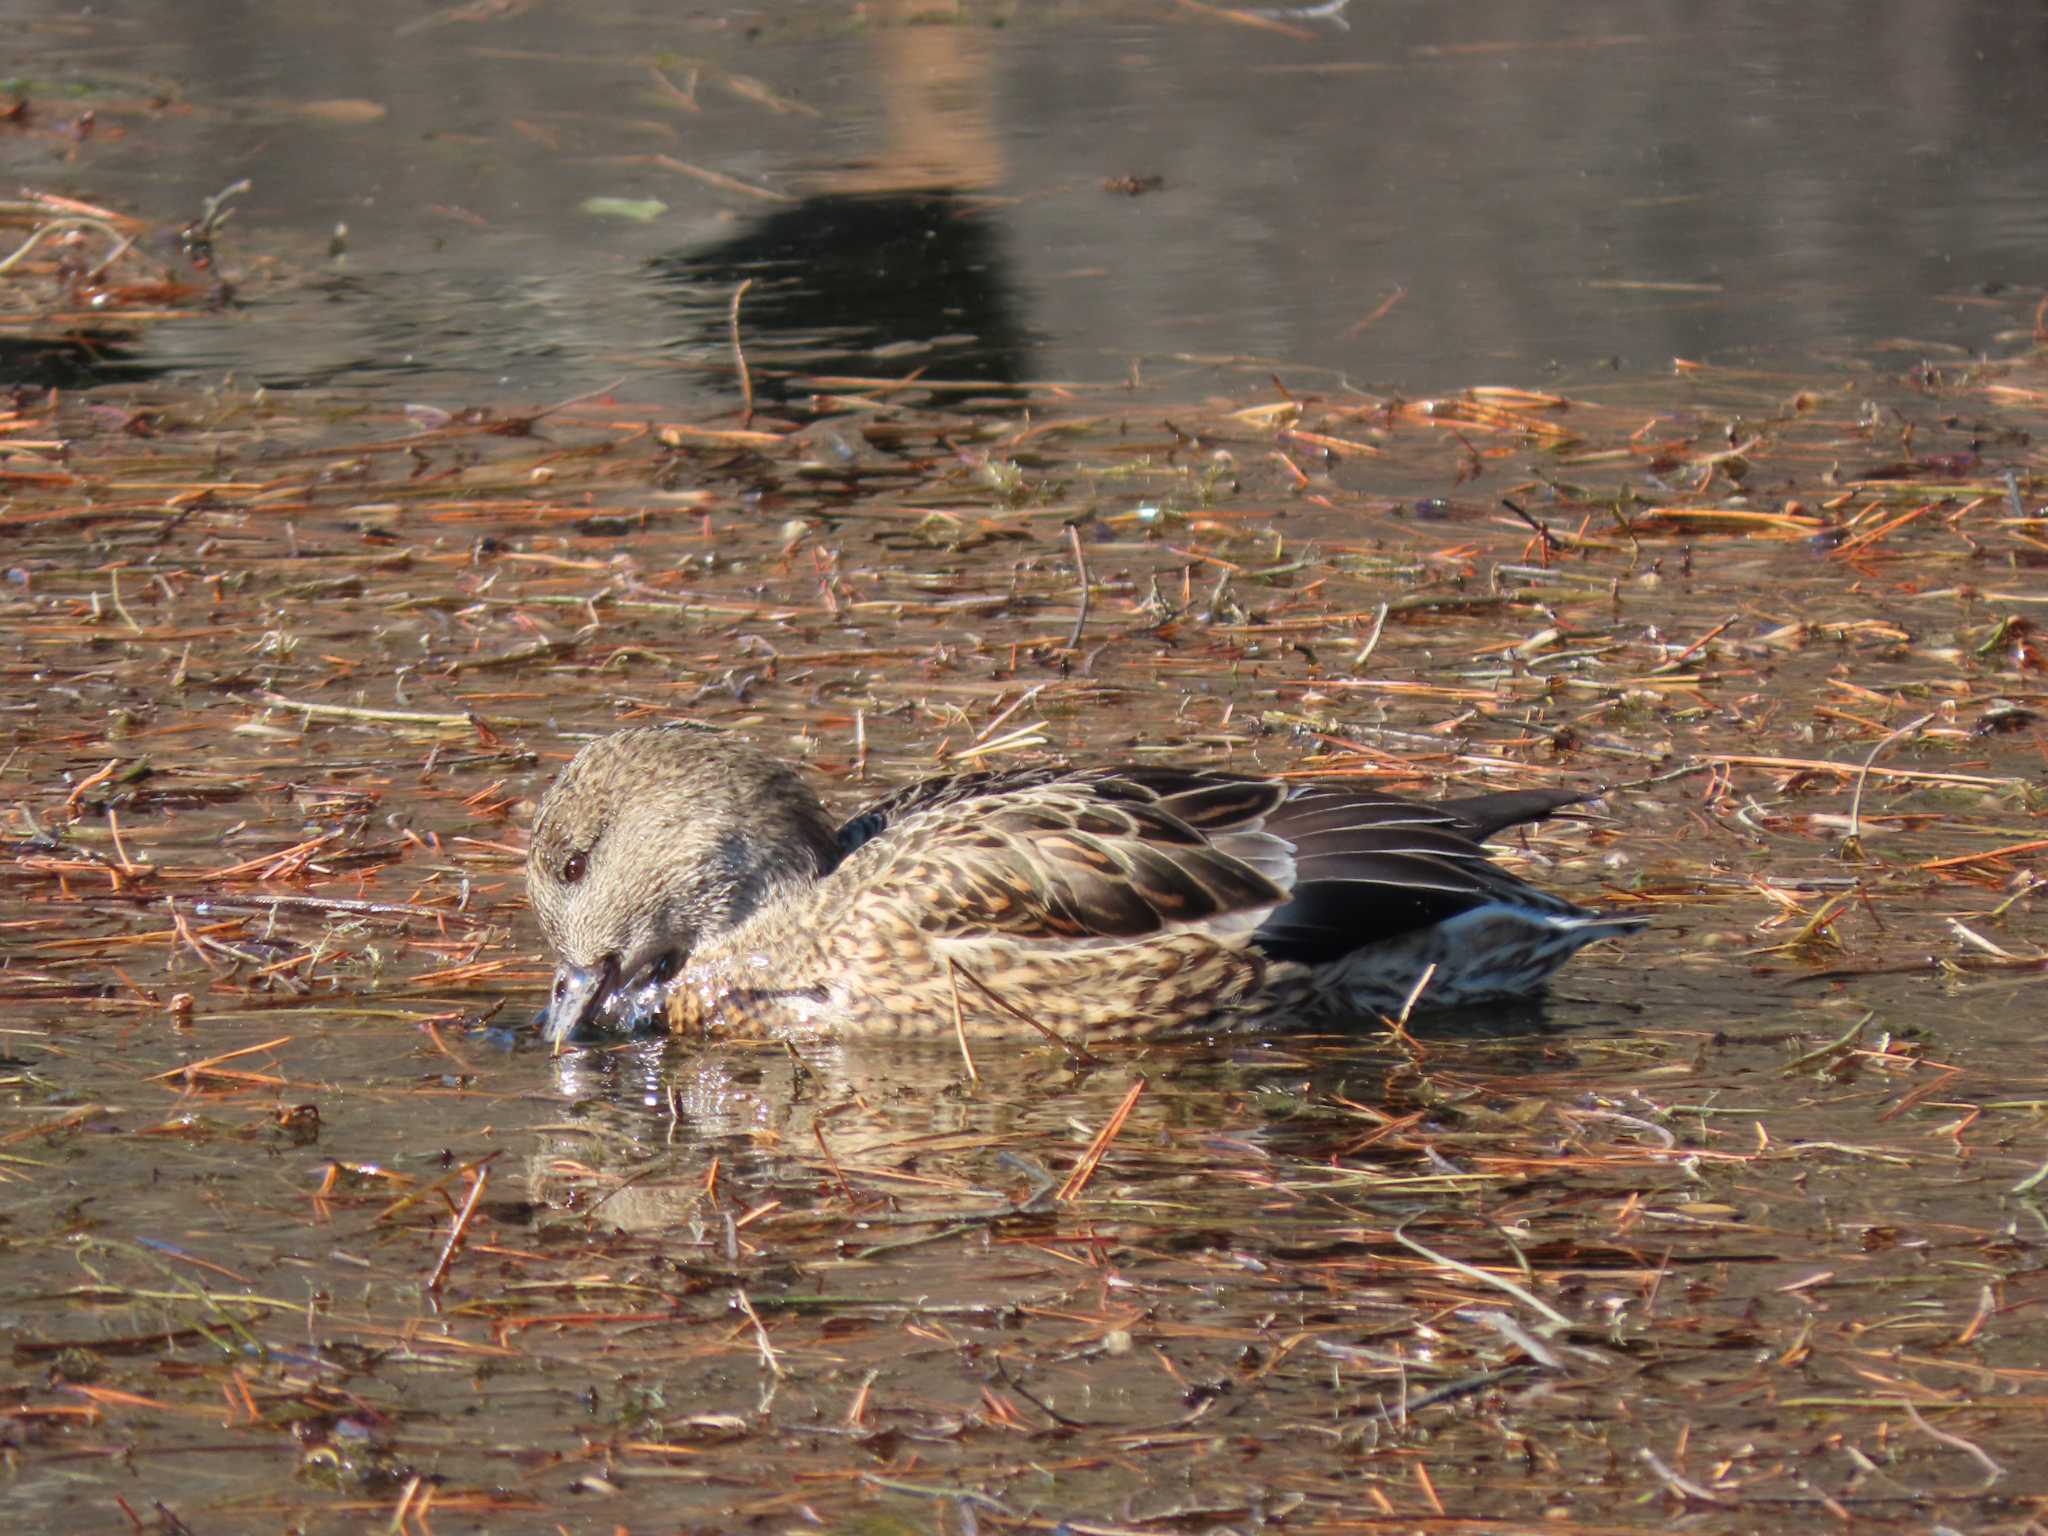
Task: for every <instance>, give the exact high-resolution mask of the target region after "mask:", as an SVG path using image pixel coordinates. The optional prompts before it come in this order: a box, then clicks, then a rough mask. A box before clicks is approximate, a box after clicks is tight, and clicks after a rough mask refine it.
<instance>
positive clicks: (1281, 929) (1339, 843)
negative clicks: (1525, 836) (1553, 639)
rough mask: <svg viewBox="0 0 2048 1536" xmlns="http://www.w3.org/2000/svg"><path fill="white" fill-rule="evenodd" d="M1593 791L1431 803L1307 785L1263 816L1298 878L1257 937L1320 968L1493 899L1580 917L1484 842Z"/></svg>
mask: <svg viewBox="0 0 2048 1536" xmlns="http://www.w3.org/2000/svg"><path fill="white" fill-rule="evenodd" d="M1590 798H1592V797H1591V796H1589V795H1584V794H1580V793H1576V792H1573V791H1568V790H1513V791H1509V792H1506V793H1503V794H1493V795H1478V796H1474V797H1472V798H1469V799H1464V800H1447V801H1443V802H1441V803H1439V804H1434V805H1425V804H1422V803H1419V802H1417V801H1412V800H1400V799H1396V798H1394V797H1391V796H1387V795H1381V794H1376V793H1373V792H1372V791H1369V790H1357V789H1352V788H1349V787H1347V786H1343V785H1337V784H1311V785H1304V786H1302V787H1301V788H1300V789H1299V790H1297V791H1296V792H1295V793H1294V794H1293V795H1291V796H1290V797H1289V798H1288V800H1287V802H1286V803H1285V804H1284V805H1282V806H1281V807H1280V808H1279V810H1278V811H1276V812H1275V813H1274V814H1273V815H1270V816H1268V817H1267V818H1266V820H1265V830H1266V831H1267V832H1269V833H1272V834H1273V835H1275V836H1277V837H1281V838H1284V839H1286V840H1287V841H1288V842H1289V843H1291V844H1293V846H1294V855H1295V869H1296V874H1297V883H1296V885H1295V887H1294V892H1293V895H1292V897H1291V898H1290V899H1289V900H1288V902H1287V904H1286V905H1285V906H1283V907H1281V908H1280V909H1279V910H1277V911H1276V912H1274V913H1273V915H1272V916H1271V917H1269V918H1267V919H1266V921H1265V922H1264V923H1263V924H1261V925H1260V927H1259V930H1258V932H1257V933H1256V934H1255V935H1253V939H1254V942H1256V943H1257V944H1258V945H1259V947H1260V948H1261V949H1263V950H1265V952H1266V953H1267V954H1269V955H1271V956H1273V957H1274V958H1275V959H1282V960H1298V961H1301V962H1303V963H1305V964H1309V965H1317V964H1322V963H1325V962H1327V961H1332V960H1336V959H1338V958H1340V957H1341V956H1343V955H1345V954H1347V953H1349V952H1350V951H1352V950H1354V949H1357V948H1359V947H1360V946H1361V945H1365V944H1370V943H1372V942H1374V941H1376V940H1381V939H1391V938H1395V937H1398V936H1399V935H1401V934H1404V933H1410V932H1413V931H1415V930H1416V929H1420V928H1428V927H1431V926H1433V925H1435V924H1437V923H1442V922H1448V921H1449V920H1450V919H1452V918H1454V917H1457V916H1460V915H1461V914H1463V913H1466V912H1470V911H1472V910H1473V909H1474V908H1476V907H1482V906H1487V905H1490V904H1493V903H1504V904H1506V905H1509V906H1515V907H1520V908H1522V909H1524V910H1525V911H1530V912H1532V913H1542V914H1549V915H1552V916H1556V917H1575V916H1580V915H1583V910H1584V909H1582V908H1580V907H1577V906H1574V905H1573V904H1572V903H1570V902H1568V901H1565V900H1564V899H1563V898H1561V897H1557V896H1552V895H1550V894H1549V893H1548V892H1546V891H1541V890H1538V889H1537V888H1536V887H1535V886H1533V885H1530V884H1529V883H1528V882H1527V881H1525V880H1522V879H1519V878H1518V877H1516V876H1514V875H1511V874H1509V873H1508V872H1507V871H1506V870H1504V869H1501V868H1500V867H1499V866H1498V865H1496V864H1494V863H1493V861H1492V860H1491V859H1490V858H1489V857H1488V856H1487V853H1486V850H1485V849H1484V848H1482V847H1481V846H1480V840H1481V839H1483V838H1487V837H1490V836H1492V835H1493V834H1494V833H1496V832H1498V831H1500V830H1501V829H1502V828H1504V827H1510V826H1514V825H1516V824H1517V823H1520V822H1524V821H1536V820H1540V819H1541V818H1542V817H1545V816H1548V815H1549V814H1550V813H1551V812H1552V811H1555V810H1557V809H1559V808H1560V807H1562V806H1566V805H1572V804H1575V803H1577V802H1579V801H1582V800H1587V799H1590Z"/></svg>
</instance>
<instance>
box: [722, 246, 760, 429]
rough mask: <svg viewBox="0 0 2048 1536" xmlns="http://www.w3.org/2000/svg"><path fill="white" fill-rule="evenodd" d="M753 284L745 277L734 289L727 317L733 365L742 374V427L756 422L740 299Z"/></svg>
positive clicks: (752, 380) (752, 384)
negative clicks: (742, 331) (742, 336)
mask: <svg viewBox="0 0 2048 1536" xmlns="http://www.w3.org/2000/svg"><path fill="white" fill-rule="evenodd" d="M753 286H754V280H753V279H752V278H751V277H749V278H745V279H743V280H742V281H741V283H740V285H739V287H737V288H735V289H733V291H732V308H731V309H730V310H728V311H727V313H726V319H725V323H726V328H727V330H728V331H729V332H730V333H731V335H732V363H733V367H734V368H736V369H737V370H738V371H739V376H740V425H741V426H742V427H750V426H752V425H753V424H754V376H753V374H752V373H750V372H748V371H747V354H746V349H745V348H743V347H742V346H741V345H740V300H741V299H743V298H745V297H746V294H747V290H748V289H749V288H751V287H753Z"/></svg>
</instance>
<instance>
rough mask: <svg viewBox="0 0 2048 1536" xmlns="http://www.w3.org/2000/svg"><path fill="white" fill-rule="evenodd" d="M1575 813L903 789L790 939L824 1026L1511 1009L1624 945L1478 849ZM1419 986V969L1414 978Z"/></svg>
mask: <svg viewBox="0 0 2048 1536" xmlns="http://www.w3.org/2000/svg"><path fill="white" fill-rule="evenodd" d="M1584 798H1586V797H1585V796H1582V795H1579V794H1575V793H1570V792H1558V791H1544V790H1534V791H1521V792H1515V793H1511V794H1505V795H1486V796H1480V797H1477V798H1474V799H1468V800H1461V801H1451V802H1445V803H1443V804H1439V805H1426V804H1420V803H1417V802H1414V801H1409V800H1404V799H1401V798H1398V797H1394V796H1389V795H1385V794H1381V793H1378V792H1375V791H1372V790H1370V789H1366V788H1362V787H1358V786H1354V785H1351V784H1347V783H1341V782H1336V783H1332V782H1308V783H1299V784H1289V783H1286V782H1284V781H1279V780H1271V779H1254V778H1244V777H1238V776H1233V775H1227V774H1216V773H1205V772H1199V771H1188V770H1178V769H1166V768H1155V767H1133V768H1119V769H1091V770H1080V771H1061V770H1052V769H1028V770H1023V771H1020V772H1014V773H979V774H970V775H961V776H958V777H953V778H945V779H933V780H925V781H922V782H920V783H916V784H913V785H910V786H908V787H906V788H905V789H902V790H899V791H897V792H895V793H894V794H892V795H890V796H888V797H886V798H885V799H883V800H881V801H878V802H877V803H875V804H874V805H871V806H869V807H868V808H866V809H865V810H863V811H862V812H860V813H859V814H858V815H856V816H854V817H853V818H851V819H850V820H849V821H847V822H846V823H845V825H844V826H843V827H841V829H840V832H839V840H840V844H841V847H842V849H843V850H844V858H843V860H842V862H841V864H840V865H839V867H838V868H837V869H836V870H835V871H834V872H833V873H832V874H831V875H829V876H828V877H827V878H826V879H825V880H824V881H823V882H822V883H821V886H820V888H819V891H818V899H817V903H816V909H815V911H813V912H812V913H810V914H808V924H809V928H810V931H811V932H812V933H813V934H814V935H815V941H816V943H817V945H818V947H819V949H820V951H821V954H822V961H823V969H824V971H825V973H826V980H825V985H826V986H827V987H828V988H829V989H830V992H831V994H832V998H831V1003H830V1006H829V1008H828V1009H827V1010H826V1011H827V1012H829V1013H830V1014H831V1015H833V1016H834V1022H835V1027H837V1028H839V1029H841V1030H843V1031H851V1032H866V1033H883V1034H898V1033H920V1034H921V1033H931V1034H937V1033H942V1032H946V1031H950V1030H951V1029H952V1028H953V1020H954V1010H955V1007H956V1004H955V998H957V999H958V1004H957V1006H958V1008H959V1009H960V1011H961V1018H962V1020H963V1022H965V1023H967V1024H968V1025H969V1026H970V1027H973V1028H975V1029H977V1030H981V1029H1005V1030H1008V1031H1011V1032H1014V1031H1016V1030H1019V1029H1021V1028H1023V1027H1024V1023H1023V1021H1024V1020H1026V1019H1029V1020H1031V1021H1033V1022H1036V1023H1038V1024H1040V1025H1042V1026H1044V1027H1046V1028H1049V1029H1053V1030H1057V1031H1060V1032H1062V1033H1070V1032H1076V1031H1083V1032H1086V1033H1091V1034H1097V1033H1146V1034H1149V1033H1156V1032H1160V1031H1164V1030H1173V1029H1200V1028H1211V1027H1219V1026H1222V1025H1226V1024H1232V1023H1249V1022H1258V1021H1260V1020H1263V1019H1266V1018H1270V1017H1272V1016H1274V1015H1276V1014H1281V1013H1286V1012H1289V1011H1294V1010H1299V1009H1302V1008H1313V1009H1316V1010H1327V1009H1338V1010H1342V1011H1349V1012H1358V1011H1372V1010H1377V1011H1382V1012H1385V1011H1391V1010H1392V1009H1394V1008H1396V1007H1399V1006H1401V1005H1402V1003H1403V1002H1404V1000H1405V999H1406V998H1407V996H1408V994H1409V992H1410V991H1412V990H1413V989H1414V987H1415V984H1416V982H1417V981H1418V980H1419V979H1421V978H1422V977H1423V975H1424V974H1425V972H1428V973H1429V975H1430V980H1429V983H1428V985H1427V986H1426V987H1425V988H1424V989H1423V997H1422V1001H1423V1002H1424V1004H1425V1005H1428V1004H1444V1005H1451V1004H1463V1003H1470V1002H1477V1001H1483V1000H1485V999H1487V998H1490V997H1498V996H1508V995H1519V994H1523V993H1526V992H1529V991H1531V990H1534V989H1535V988H1536V987H1539V986H1540V985H1541V983H1542V981H1543V979H1544V978H1545V977H1547V976H1548V974H1549V973H1550V971H1552V970H1554V969H1555V968H1556V966H1557V965H1558V964H1561V963H1562V961H1563V960H1564V959H1565V958H1566V957H1568V956H1569V955H1570V954H1571V953H1572V952H1573V951H1575V950H1576V949H1578V948H1579V947H1581V946H1582V945H1584V944H1585V943H1587V942H1589V941H1590V940H1591V939H1593V938H1597V937H1601V936H1604V935H1606V934H1612V933H1619V932H1623V931H1626V930H1627V929H1628V928H1630V927H1633V926H1636V921H1635V920H1634V919H1625V918H1603V917H1600V916H1598V915H1596V914H1593V913H1589V912H1587V911H1585V910H1584V909H1582V908H1580V907H1577V906H1574V905H1573V904H1572V903H1570V902H1567V901H1564V900H1562V899H1561V898H1558V897H1555V896H1551V895H1548V894H1546V893H1544V892H1542V891H1539V890H1537V889H1536V888H1535V887H1533V886H1531V885H1529V884H1528V883H1527V882H1525V881H1523V880H1520V879H1519V878H1517V877H1515V876H1514V875H1511V874H1509V873H1508V872H1506V871H1505V870H1502V869H1500V868H1499V867H1498V866H1496V865H1495V864H1493V863H1492V861H1491V860H1490V859H1489V858H1488V856H1487V854H1486V852H1485V850H1484V849H1483V848H1482V847H1481V846H1480V842H1479V840H1480V839H1481V838H1484V837H1486V836H1489V835H1491V834H1492V833H1493V832H1495V831H1498V830H1499V829H1501V828H1502V827H1505V826H1510V825H1513V824H1515V823H1518V822H1522V821H1528V820H1534V819H1538V818H1540V817H1542V816H1545V815H1548V814H1549V813H1550V812H1552V811H1554V810H1556V809H1558V808H1559V807H1560V806H1563V805H1568V804H1571V803H1573V802H1575V801H1577V800H1581V799H1584ZM1432 968H1433V969H1432Z"/></svg>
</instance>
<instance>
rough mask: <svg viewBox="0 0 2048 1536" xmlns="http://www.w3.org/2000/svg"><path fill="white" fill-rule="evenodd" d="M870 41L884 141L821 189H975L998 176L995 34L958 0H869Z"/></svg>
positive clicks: (815, 186)
mask: <svg viewBox="0 0 2048 1536" xmlns="http://www.w3.org/2000/svg"><path fill="white" fill-rule="evenodd" d="M864 9H865V10H866V12H867V15H868V17H869V28H870V31H869V38H870V48H871V50H872V57H873V62H874V73H875V78H876V80H877V82H878V83H879V86H880V89H881V92H882V142H881V144H880V145H878V146H877V147H876V151H875V153H874V154H873V155H871V156H868V157H864V158H863V159H862V160H861V161H859V162H858V163H856V164H852V165H849V166H847V167H845V168H844V169H842V170H835V171H831V172H828V173H825V174H823V175H821V176H819V177H817V178H815V180H814V181H813V182H812V183H811V184H810V185H809V186H807V187H806V188H805V190H806V191H809V192H814V193H855V192H907V191H919V190H945V191H948V192H971V191H980V190H982V189H985V188H988V187H992V186H994V185H996V183H997V182H999V181H1000V180H1001V179H1002V176H1003V171H1004V166H1003V156H1002V151H1001V149H1000V147H999V146H998V144H997V142H996V133H995V123H994V120H993V119H994V112H993V107H994V89H993V86H992V84H991V70H990V68H989V44H988V37H987V34H986V33H985V32H984V31H983V30H982V29H981V28H980V27H979V26H977V25H975V24H974V23H972V22H967V21H963V20H962V19H961V17H960V14H959V6H958V3H957V0H868V3H867V5H866V6H865V7H864Z"/></svg>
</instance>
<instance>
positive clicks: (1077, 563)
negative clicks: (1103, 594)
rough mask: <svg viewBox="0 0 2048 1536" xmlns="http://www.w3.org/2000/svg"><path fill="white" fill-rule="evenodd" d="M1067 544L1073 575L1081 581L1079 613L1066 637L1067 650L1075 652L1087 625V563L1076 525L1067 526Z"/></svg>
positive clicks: (1077, 525)
mask: <svg viewBox="0 0 2048 1536" xmlns="http://www.w3.org/2000/svg"><path fill="white" fill-rule="evenodd" d="M1067 543H1068V544H1069V545H1071V546H1072V547H1073V551H1074V573H1075V575H1077V576H1078V577H1079V578H1080V581H1081V611H1080V612H1079V613H1077V614H1075V615H1074V632H1073V633H1072V634H1071V635H1069V636H1067V649H1068V650H1070V651H1071V650H1075V649H1077V648H1078V647H1079V646H1080V644H1081V631H1082V629H1083V628H1084V627H1086V625H1087V623H1088V561H1087V560H1086V559H1085V558H1084V557H1083V556H1082V554H1081V528H1080V525H1079V524H1078V523H1069V524H1067Z"/></svg>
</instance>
